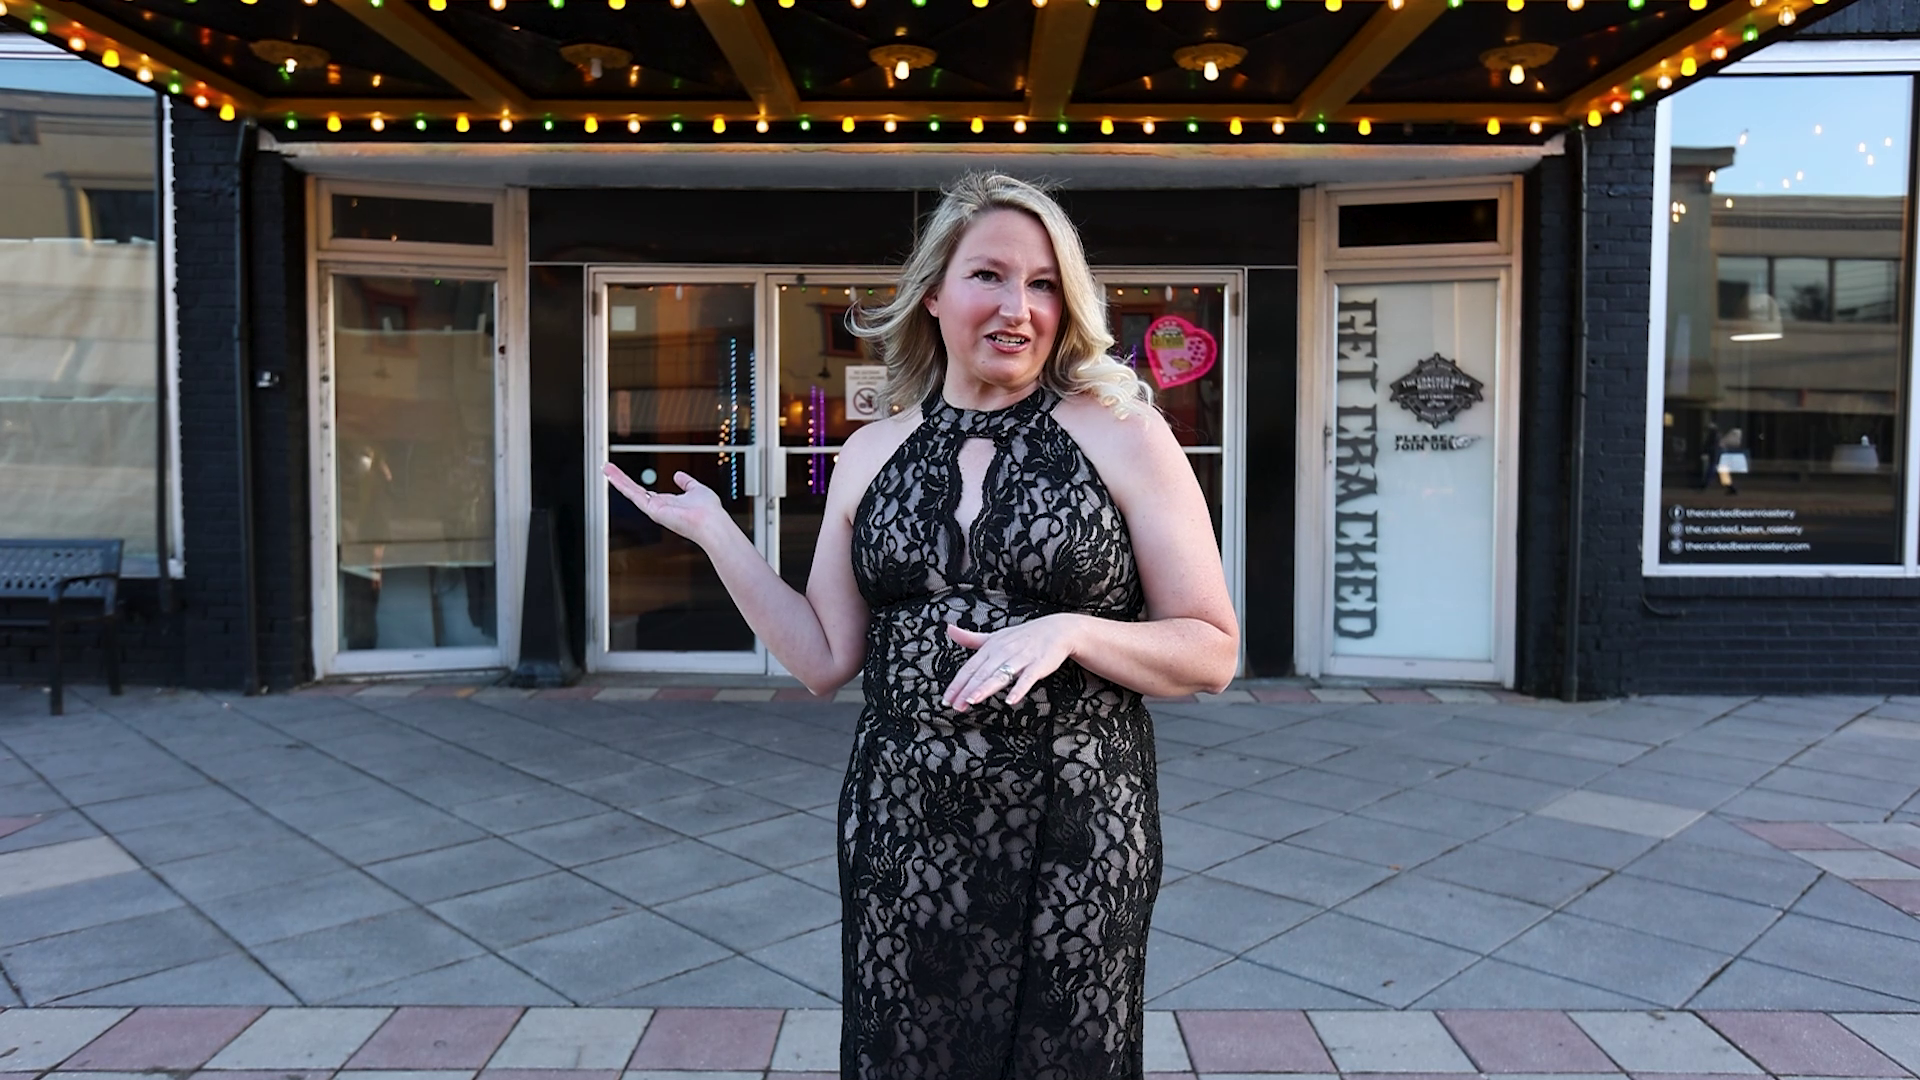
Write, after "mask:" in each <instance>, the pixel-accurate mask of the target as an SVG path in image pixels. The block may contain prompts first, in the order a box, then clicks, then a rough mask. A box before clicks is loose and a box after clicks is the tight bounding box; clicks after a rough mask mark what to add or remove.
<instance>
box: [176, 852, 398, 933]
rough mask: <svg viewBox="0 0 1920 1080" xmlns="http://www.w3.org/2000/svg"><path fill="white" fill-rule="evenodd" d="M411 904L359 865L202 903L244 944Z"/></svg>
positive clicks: (208, 913) (331, 924)
mask: <svg viewBox="0 0 1920 1080" xmlns="http://www.w3.org/2000/svg"><path fill="white" fill-rule="evenodd" d="M411 906H412V904H411V903H410V902H409V901H408V900H407V898H406V897H404V896H401V895H400V894H399V893H396V892H394V891H393V890H392V889H389V888H387V887H386V886H384V885H382V884H380V883H379V882H377V881H375V880H373V879H372V878H369V877H367V876H366V874H364V873H362V872H361V871H359V870H343V871H341V872H340V873H337V874H323V875H321V876H319V877H317V878H312V879H309V880H305V881H289V882H283V883H282V884H279V885H270V886H268V887H267V888H264V889H255V890H254V891H252V892H243V893H236V894H234V895H231V896H223V897H220V898H218V899H215V900H209V901H207V902H205V903H203V904H201V905H200V907H201V910H202V911H205V912H206V914H207V917H208V918H209V919H212V920H213V921H214V922H216V923H218V924H219V925H220V928H221V929H222V930H225V931H226V932H227V933H229V934H232V935H233V937H234V940H236V941H238V942H240V943H241V944H242V945H248V946H252V945H261V944H265V943H266V942H269V941H279V940H281V939H282V938H289V937H294V936H296V935H299V934H305V933H309V932H311V931H314V930H322V929H325V928H327V927H329V926H340V925H342V924H345V923H350V922H354V921H356V920H359V919H365V918H369V917H371V916H374V915H384V914H386V913H388V912H390V911H398V910H400V909H401V908H405V907H411Z"/></svg>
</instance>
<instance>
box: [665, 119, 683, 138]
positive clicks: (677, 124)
mask: <svg viewBox="0 0 1920 1080" xmlns="http://www.w3.org/2000/svg"><path fill="white" fill-rule="evenodd" d="M667 126H668V127H670V128H672V129H673V133H674V134H675V135H678V134H680V132H682V131H684V130H686V129H685V127H684V126H683V125H682V124H681V123H680V121H678V120H675V121H674V122H673V123H671V124H668V125H667Z"/></svg>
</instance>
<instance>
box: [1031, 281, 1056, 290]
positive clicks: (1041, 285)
mask: <svg viewBox="0 0 1920 1080" xmlns="http://www.w3.org/2000/svg"><path fill="white" fill-rule="evenodd" d="M1033 287H1034V288H1036V289H1039V290H1040V291H1041V292H1052V291H1053V290H1055V289H1057V288H1059V287H1060V286H1059V285H1058V284H1056V283H1054V282H1052V281H1048V280H1046V279H1045V278H1042V279H1040V280H1039V281H1036V282H1034V283H1033Z"/></svg>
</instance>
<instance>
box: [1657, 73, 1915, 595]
mask: <svg viewBox="0 0 1920 1080" xmlns="http://www.w3.org/2000/svg"><path fill="white" fill-rule="evenodd" d="M1914 73H1920V40H1900V41H1848V40H1837V41H1815V40H1808V41H1785V42H1781V43H1780V44H1778V45H1774V46H1771V47H1769V48H1766V49H1763V50H1761V51H1760V52H1758V53H1755V54H1754V55H1753V56H1751V57H1749V58H1748V59H1746V60H1742V61H1740V62H1739V63H1737V64H1734V65H1731V66H1730V67H1728V68H1727V69H1726V71H1725V72H1724V73H1722V75H1721V76H1719V77H1722V78H1731V77H1749V76H1755V75H1773V76H1780V75H1788V76H1791V75H1904V74H1914ZM1671 107H1672V99H1671V98H1668V99H1664V100H1662V101H1661V102H1660V103H1659V104H1658V105H1656V106H1655V111H1654V141H1653V242H1652V249H1651V251H1650V253H1649V256H1648V259H1649V262H1650V264H1651V265H1650V266H1649V268H1648V269H1649V277H1648V289H1649V296H1648V303H1647V416H1646V462H1645V477H1644V480H1643V483H1642V495H1643V503H1644V506H1643V511H1642V513H1643V520H1642V531H1641V540H1640V562H1641V573H1642V574H1643V575H1644V576H1646V577H1663V578H1674V577H1680V578H1760V577H1775V578H1786V577H1802V578H1840V577H1847V578H1913V577H1920V559H1916V550H1915V548H1916V544H1915V541H1916V539H1917V538H1920V442H1917V441H1916V438H1915V436H1916V428H1915V422H1916V419H1920V410H1915V409H1914V408H1912V407H1911V405H1910V404H1905V403H1903V407H1904V408H1905V411H1906V415H1905V416H1904V417H1903V418H1902V422H1901V426H1900V432H1901V437H1902V440H1903V443H1904V446H1903V449H1902V453H1901V464H1902V468H1904V469H1905V470H1906V472H1905V475H1904V476H1902V477H1901V498H1902V505H1901V511H1900V521H1901V528H1900V562H1898V563H1886V564H1882V565H1875V564H1871V563H1863V564H1858V565H1848V564H1841V565H1807V566H1796V565H1791V564H1779V563H1773V564H1768V563H1754V564H1747V563H1735V564H1728V563H1663V562H1661V561H1660V527H1661V511H1660V497H1661V476H1660V472H1661V462H1662V458H1663V454H1664V450H1665V447H1664V445H1663V444H1664V441H1665V430H1666V429H1665V418H1666V407H1667V402H1666V385H1667V227H1668V225H1669V221H1668V213H1669V212H1668V210H1667V207H1668V205H1669V204H1670V203H1671V202H1672V201H1673V119H1672V113H1671V111H1670V110H1671ZM1916 125H1920V110H1915V111H1914V113H1913V114H1912V115H1910V116H1909V117H1908V131H1909V137H1911V136H1912V134H1913V133H1914V131H1915V127H1916ZM1915 194H1916V193H1915V192H1914V190H1913V174H1912V171H1911V170H1909V176H1908V190H1907V199H1908V206H1909V210H1908V214H1909V216H1911V214H1912V209H1911V207H1912V200H1913V198H1914V196H1915ZM1906 253H1907V265H1906V267H1905V268H1904V272H1905V273H1906V275H1907V278H1908V281H1907V311H1906V316H1907V322H1908V326H1907V334H1906V338H1907V378H1906V380H1905V385H1908V386H1911V385H1913V384H1914V380H1915V373H1916V372H1920V334H1916V333H1915V332H1914V328H1913V325H1912V323H1913V319H1914V317H1915V316H1916V314H1920V273H1916V272H1915V268H1916V267H1920V244H1916V241H1915V234H1914V232H1913V231H1912V230H1911V229H1909V235H1908V237H1907V252H1906Z"/></svg>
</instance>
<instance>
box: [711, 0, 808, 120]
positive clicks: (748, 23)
mask: <svg viewBox="0 0 1920 1080" xmlns="http://www.w3.org/2000/svg"><path fill="white" fill-rule="evenodd" d="M693 10H694V12H695V13H696V14H698V15H699V16H700V21H701V22H703V23H705V24H706V26H707V33H709V34H711V35H713V41H714V44H716V45H718V46H720V52H721V55H723V56H725V57H726V58H727V66H728V67H731V68H732V69H733V76H734V78H736V79H739V80H740V85H741V86H743V87H746V90H747V94H748V95H749V96H751V97H752V98H753V103H754V104H755V105H756V106H757V107H758V108H759V113H758V115H761V116H765V117H766V118H767V119H769V120H789V119H792V118H794V117H796V116H799V115H800V114H801V112H802V109H801V108H800V91H799V90H797V89H795V88H794V85H793V76H792V75H791V74H789V73H788V72H787V63H786V61H785V60H783V59H781V57H780V50H779V49H778V48H777V47H775V46H774V44H773V35H772V34H770V33H768V32H767V24H766V21H765V20H764V19H762V18H760V11H759V9H758V8H756V7H754V6H753V5H752V4H738V5H736V4H735V3H734V2H733V0H693Z"/></svg>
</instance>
